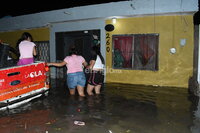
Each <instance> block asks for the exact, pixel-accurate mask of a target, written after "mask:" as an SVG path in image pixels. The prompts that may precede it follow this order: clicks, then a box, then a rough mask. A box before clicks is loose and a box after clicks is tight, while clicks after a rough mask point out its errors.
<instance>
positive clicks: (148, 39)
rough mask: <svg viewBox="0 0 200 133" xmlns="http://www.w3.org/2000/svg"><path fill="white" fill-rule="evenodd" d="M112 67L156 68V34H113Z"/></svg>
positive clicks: (154, 69) (157, 36) (153, 69)
mask: <svg viewBox="0 0 200 133" xmlns="http://www.w3.org/2000/svg"><path fill="white" fill-rule="evenodd" d="M112 39H113V68H116V69H133V70H152V71H156V70H158V39H159V35H158V34H131V35H113V38H112Z"/></svg>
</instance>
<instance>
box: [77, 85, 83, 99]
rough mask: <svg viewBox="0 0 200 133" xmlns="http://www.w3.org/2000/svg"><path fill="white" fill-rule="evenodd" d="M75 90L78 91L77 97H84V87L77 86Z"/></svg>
mask: <svg viewBox="0 0 200 133" xmlns="http://www.w3.org/2000/svg"><path fill="white" fill-rule="evenodd" d="M77 90H78V94H79V96H82V97H84V96H85V94H84V87H82V86H80V85H78V86H77Z"/></svg>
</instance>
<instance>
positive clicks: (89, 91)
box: [87, 84, 94, 96]
mask: <svg viewBox="0 0 200 133" xmlns="http://www.w3.org/2000/svg"><path fill="white" fill-rule="evenodd" d="M93 89H94V86H93V85H90V84H88V85H87V93H88V95H90V96H91V95H93V92H92V91H93Z"/></svg>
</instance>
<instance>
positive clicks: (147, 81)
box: [106, 15, 194, 88]
mask: <svg viewBox="0 0 200 133" xmlns="http://www.w3.org/2000/svg"><path fill="white" fill-rule="evenodd" d="M111 23H112V21H111V20H106V24H111ZM114 26H115V29H114V31H112V32H107V33H106V50H107V52H106V68H107V69H106V82H118V83H130V84H142V85H156V86H157V85H158V86H169V87H170V86H173V87H183V88H187V87H188V80H189V77H190V76H192V73H193V50H194V39H193V37H194V25H193V16H192V15H184V16H180V15H177V16H148V17H134V18H121V19H117V22H116V24H114ZM146 33H158V34H159V44H158V52H159V53H158V71H149V70H123V69H112V35H118V34H146ZM180 39H186V45H185V46H180ZM173 47H174V48H176V51H177V52H176V53H175V54H171V53H170V52H169V50H170V48H173ZM109 49H110V50H109Z"/></svg>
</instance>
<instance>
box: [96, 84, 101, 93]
mask: <svg viewBox="0 0 200 133" xmlns="http://www.w3.org/2000/svg"><path fill="white" fill-rule="evenodd" d="M100 89H101V85H97V86H95V87H94V90H95V93H96V94H100Z"/></svg>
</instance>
